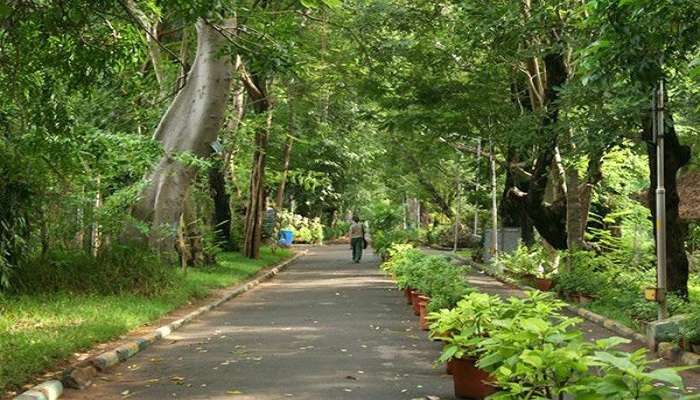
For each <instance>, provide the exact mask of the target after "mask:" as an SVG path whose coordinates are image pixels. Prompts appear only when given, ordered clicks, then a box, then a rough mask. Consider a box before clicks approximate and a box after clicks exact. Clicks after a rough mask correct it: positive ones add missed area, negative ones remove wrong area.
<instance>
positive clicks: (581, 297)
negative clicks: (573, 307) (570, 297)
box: [574, 293, 593, 305]
mask: <svg viewBox="0 0 700 400" xmlns="http://www.w3.org/2000/svg"><path fill="white" fill-rule="evenodd" d="M574 296H575V299H576V302H577V303H578V304H581V305H586V304H590V303H591V302H592V301H593V297H591V296H589V295H587V294H583V293H578V294H575V295H574Z"/></svg>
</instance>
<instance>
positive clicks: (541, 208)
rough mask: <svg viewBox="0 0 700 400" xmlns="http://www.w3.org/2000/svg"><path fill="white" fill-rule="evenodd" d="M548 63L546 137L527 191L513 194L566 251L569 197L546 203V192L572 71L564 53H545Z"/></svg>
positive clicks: (553, 242)
mask: <svg viewBox="0 0 700 400" xmlns="http://www.w3.org/2000/svg"><path fill="white" fill-rule="evenodd" d="M544 64H545V68H546V71H547V85H546V88H545V90H544V100H545V107H546V110H545V113H544V117H543V119H542V125H541V129H540V130H541V132H542V135H543V136H544V137H545V143H544V144H543V145H542V147H541V149H540V154H539V156H538V158H537V161H536V162H535V168H534V170H533V173H532V176H531V178H530V180H529V183H528V191H527V193H524V192H522V191H521V190H518V189H517V188H513V189H512V190H511V192H510V194H511V195H512V196H514V198H516V199H518V200H519V201H522V202H524V203H525V207H526V210H527V213H528V215H529V217H530V220H531V221H532V223H533V224H534V226H535V228H537V232H539V234H540V235H541V236H542V237H543V238H544V239H545V240H546V241H547V242H549V244H551V245H552V246H553V247H554V248H556V249H559V250H564V249H566V248H567V240H566V239H567V235H566V199H565V198H562V199H560V200H558V201H556V202H554V203H552V204H545V193H546V190H547V182H548V179H549V173H550V168H551V166H552V163H553V162H554V161H555V157H556V148H557V132H555V131H554V130H555V129H557V128H556V127H555V125H556V123H557V121H558V120H559V102H558V100H559V92H558V90H559V88H561V87H562V86H563V85H564V84H565V83H566V80H567V77H568V74H567V71H566V65H565V64H564V56H563V55H562V54H560V53H550V54H547V55H545V56H544Z"/></svg>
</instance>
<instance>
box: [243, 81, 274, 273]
mask: <svg viewBox="0 0 700 400" xmlns="http://www.w3.org/2000/svg"><path fill="white" fill-rule="evenodd" d="M242 76H243V81H244V83H245V86H246V90H247V91H248V95H249V96H250V98H251V100H252V102H253V109H254V110H255V112H256V113H258V114H265V113H267V121H266V123H265V125H264V126H261V127H259V128H258V129H257V131H256V132H255V151H254V152H253V167H252V169H251V174H250V197H249V199H248V207H247V209H246V220H245V234H244V242H243V254H244V255H245V256H246V257H248V258H255V259H257V258H260V245H261V243H262V219H263V214H264V212H265V161H266V158H267V142H268V136H269V133H270V128H271V127H272V112H271V108H272V103H271V101H270V99H269V97H268V94H269V87H268V86H269V84H268V83H267V82H266V81H265V80H264V79H261V78H260V77H259V76H257V75H255V74H252V75H248V74H247V73H246V72H245V71H244V72H243V73H242Z"/></svg>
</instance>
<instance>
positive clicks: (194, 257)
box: [182, 195, 214, 266]
mask: <svg viewBox="0 0 700 400" xmlns="http://www.w3.org/2000/svg"><path fill="white" fill-rule="evenodd" d="M182 219H183V221H184V223H185V226H184V227H183V231H184V233H185V238H186V239H187V240H186V245H187V247H188V248H189V255H190V260H189V264H190V265H192V266H197V265H204V264H210V263H212V262H213V261H214V257H213V256H212V255H211V254H206V251H205V249H204V238H203V237H202V231H201V230H200V229H199V220H198V218H197V208H196V207H195V204H194V201H193V199H192V196H191V195H190V196H187V198H186V199H185V205H184V210H183V212H182Z"/></svg>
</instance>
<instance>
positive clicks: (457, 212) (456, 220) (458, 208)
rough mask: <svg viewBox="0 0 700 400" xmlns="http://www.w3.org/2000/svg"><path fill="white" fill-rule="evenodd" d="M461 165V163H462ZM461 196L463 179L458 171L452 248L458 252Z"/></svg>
mask: <svg viewBox="0 0 700 400" xmlns="http://www.w3.org/2000/svg"><path fill="white" fill-rule="evenodd" d="M460 159H461V157H460ZM460 165H461V163H460ZM461 197H462V179H461V173H458V175H457V196H456V198H457V210H456V211H455V232H454V233H455V243H454V248H453V249H452V251H453V252H455V253H456V252H457V250H458V248H459V220H460V218H461V215H460V214H461V211H462V206H461V203H460V201H461Z"/></svg>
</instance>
